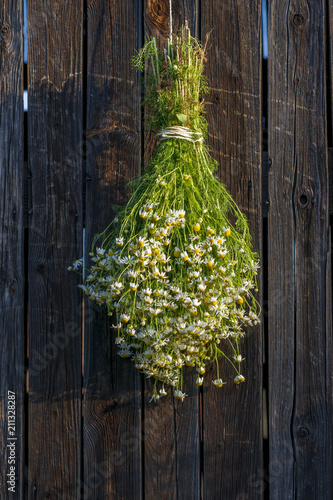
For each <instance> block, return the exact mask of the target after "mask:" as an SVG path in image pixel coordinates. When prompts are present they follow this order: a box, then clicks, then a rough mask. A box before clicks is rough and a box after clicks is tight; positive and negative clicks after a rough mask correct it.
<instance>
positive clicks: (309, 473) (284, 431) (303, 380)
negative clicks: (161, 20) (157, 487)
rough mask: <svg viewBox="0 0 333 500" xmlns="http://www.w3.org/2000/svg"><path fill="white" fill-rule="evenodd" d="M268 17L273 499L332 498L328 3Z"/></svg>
mask: <svg viewBox="0 0 333 500" xmlns="http://www.w3.org/2000/svg"><path fill="white" fill-rule="evenodd" d="M269 23H270V28H269V36H270V42H269V47H270V55H269V88H270V93H269V117H268V123H269V131H268V137H269V148H268V151H269V153H268V154H269V157H270V158H271V159H272V165H271V168H270V172H269V181H268V183H269V198H270V207H269V213H268V242H269V247H268V251H269V254H268V260H269V267H268V272H269V274H268V283H269V287H270V288H269V367H270V370H269V377H270V380H269V439H270V462H271V463H279V464H280V474H279V475H278V477H276V478H275V480H274V481H271V482H270V497H271V498H274V500H275V499H279V498H281V499H282V498H283V499H284V500H286V499H294V498H298V499H303V498H331V497H332V407H331V401H332V380H331V372H332V370H331V368H332V357H331V355H330V356H329V358H328V357H327V351H329V352H330V353H331V352H332V351H331V326H330V323H329V321H328V318H327V313H328V312H329V311H331V307H330V300H331V297H330V296H328V290H329V291H330V292H329V293H331V281H330V280H331V276H330V275H328V274H327V265H328V260H327V256H328V252H329V251H330V241H329V233H328V213H329V203H328V165H327V129H326V118H327V116H326V74H325V73H326V71H325V60H326V59H325V57H326V47H325V45H326V43H325V2H324V1H318V2H311V3H304V2H300V1H295V2H288V1H277V0H275V1H272V2H270V5H269ZM328 267H329V266H328Z"/></svg>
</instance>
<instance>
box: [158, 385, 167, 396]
mask: <svg viewBox="0 0 333 500" xmlns="http://www.w3.org/2000/svg"><path fill="white" fill-rule="evenodd" d="M159 392H160V396H166V395H167V394H168V393H167V391H166V390H165V389H164V387H162V389H160V391H159Z"/></svg>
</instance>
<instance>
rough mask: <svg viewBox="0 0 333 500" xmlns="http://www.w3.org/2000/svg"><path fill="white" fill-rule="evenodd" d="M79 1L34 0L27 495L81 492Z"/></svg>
mask: <svg viewBox="0 0 333 500" xmlns="http://www.w3.org/2000/svg"><path fill="white" fill-rule="evenodd" d="M82 20H83V12H82V5H81V3H80V2H66V1H65V0H61V1H58V2H51V1H41V0H31V1H29V2H28V51H29V54H28V55H29V65H28V92H29V113H28V154H29V170H30V173H31V176H32V179H31V184H32V205H31V212H30V213H31V217H30V228H29V264H28V268H29V269H28V278H29V415H28V426H29V436H28V439H29V457H28V460H29V493H28V495H29V498H64V499H65V498H71V499H74V498H79V493H80V491H79V489H80V488H79V484H80V475H81V404H82V403H81V400H82V390H81V387H82V383H81V378H82V373H81V336H82V331H81V323H82V319H81V301H82V296H81V293H80V291H79V290H78V288H77V284H78V282H79V280H78V279H77V277H76V276H75V275H74V273H69V272H68V271H67V267H68V266H69V265H70V264H71V263H72V262H73V261H74V260H75V259H77V258H78V257H80V254H82V194H81V192H82V161H81V158H80V155H79V151H78V149H77V145H78V144H79V143H80V141H81V137H82Z"/></svg>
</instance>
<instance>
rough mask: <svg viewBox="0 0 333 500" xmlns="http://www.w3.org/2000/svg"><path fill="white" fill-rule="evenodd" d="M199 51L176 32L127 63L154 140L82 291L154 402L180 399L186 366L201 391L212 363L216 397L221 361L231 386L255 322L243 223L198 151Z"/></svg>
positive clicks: (101, 238)
mask: <svg viewBox="0 0 333 500" xmlns="http://www.w3.org/2000/svg"><path fill="white" fill-rule="evenodd" d="M206 45H207V41H206V44H205V46H204V47H203V46H202V45H201V44H200V42H199V41H198V40H197V39H195V38H193V37H192V36H191V34H190V30H189V29H188V27H187V26H184V27H183V28H182V30H181V32H180V34H179V36H178V37H173V39H172V40H168V41H167V45H166V48H165V49H164V50H158V48H157V45H156V40H155V39H154V38H152V39H149V40H147V41H146V43H145V45H144V47H143V48H142V49H141V50H140V51H139V52H138V54H137V56H136V57H135V59H134V66H135V68H136V69H139V70H141V71H143V72H144V71H146V76H145V79H144V88H145V95H146V98H145V101H144V106H145V117H146V118H147V119H148V121H149V126H150V128H151V129H152V130H154V131H155V132H156V133H157V135H158V136H159V137H160V142H159V144H158V146H157V148H156V150H155V152H154V155H153V157H152V159H151V161H150V162H149V164H148V165H147V166H146V168H145V170H144V172H143V175H142V176H141V177H140V178H138V179H136V180H135V181H134V182H132V183H131V188H132V189H133V194H132V196H131V198H130V200H129V202H128V203H127V205H126V206H125V207H121V208H119V211H118V213H117V217H116V218H115V219H114V220H113V221H112V222H111V224H110V226H109V227H108V228H106V230H105V231H104V232H103V233H101V234H99V235H97V236H96V238H95V239H94V241H93V245H92V251H91V254H90V256H91V260H92V262H93V264H92V265H91V267H90V268H89V269H88V271H87V273H86V278H85V281H84V283H83V284H82V285H80V286H81V288H82V289H83V290H84V292H85V293H86V294H87V295H88V296H89V297H90V299H92V300H94V301H96V302H97V303H98V304H100V305H103V304H106V306H107V309H108V313H109V314H110V315H115V317H116V324H115V325H114V328H115V329H116V330H117V332H118V336H117V338H116V344H117V346H118V349H119V355H120V356H121V357H123V358H131V359H132V360H133V362H134V364H135V367H136V368H138V369H139V370H140V371H142V372H143V373H144V374H145V375H146V376H147V377H153V378H155V385H154V393H153V395H152V400H155V401H156V400H157V399H159V398H160V397H161V396H163V395H165V394H166V390H165V386H168V385H171V386H173V387H174V396H175V397H176V398H177V399H180V400H183V399H184V397H185V396H186V394H185V392H184V388H183V376H182V373H183V372H182V370H183V367H184V365H186V366H195V367H196V369H197V371H198V378H197V385H202V384H203V374H204V373H205V366H206V364H207V363H208V362H209V361H212V360H214V361H215V362H216V379H215V380H213V381H212V382H213V383H214V384H215V385H216V386H217V387H222V386H223V384H224V382H223V380H222V378H221V377H220V373H219V365H218V359H219V358H220V357H222V356H224V357H226V358H227V359H228V360H229V361H230V363H231V364H232V365H233V366H234V368H235V372H236V373H235V378H234V381H235V383H237V384H238V383H240V382H242V381H244V376H243V375H242V374H241V370H240V365H241V362H242V360H243V358H242V356H241V354H240V351H239V343H240V339H241V338H242V337H243V335H244V327H246V326H251V325H254V324H256V323H258V321H259V318H258V315H259V312H258V309H259V306H258V304H257V301H256V300H255V298H254V296H253V294H252V290H253V289H256V287H257V283H256V275H257V269H258V267H259V263H258V257H257V255H256V254H255V253H254V252H253V251H252V248H251V237H250V233H249V227H248V223H247V220H246V218H245V216H244V215H243V214H242V213H241V212H240V210H239V209H238V207H237V205H236V203H235V202H234V200H233V199H232V197H231V196H230V194H229V193H228V192H227V190H226V188H225V187H224V186H223V184H222V183H221V182H220V181H219V180H218V179H217V178H216V177H215V176H214V174H213V172H214V171H215V170H216V167H217V163H216V161H215V160H213V159H212V158H211V156H210V154H209V149H208V147H207V145H206V144H205V142H204V138H205V137H206V134H207V122H206V120H205V118H204V117H203V112H204V101H203V95H204V94H205V93H206V92H207V91H208V88H207V86H206V82H205V78H204V76H203V67H204V62H205V47H206ZM147 68H148V69H147ZM231 221H232V222H233V223H232V222H231ZM82 265H83V262H82V259H81V260H79V261H76V262H75V263H74V264H73V266H72V267H71V269H74V270H77V271H78V270H79V268H80V267H81V266H82Z"/></svg>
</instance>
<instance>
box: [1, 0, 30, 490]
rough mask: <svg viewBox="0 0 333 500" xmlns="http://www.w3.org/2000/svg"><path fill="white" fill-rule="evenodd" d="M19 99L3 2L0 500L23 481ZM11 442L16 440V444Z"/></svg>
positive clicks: (18, 32) (13, 31)
mask: <svg viewBox="0 0 333 500" xmlns="http://www.w3.org/2000/svg"><path fill="white" fill-rule="evenodd" d="M22 93H23V47H22V2H18V1H10V0H4V1H3V2H1V4H0V200H1V204H0V332H1V343H0V345H1V350H0V436H1V439H0V463H1V467H0V496H1V498H2V499H4V500H5V499H7V498H14V496H15V498H17V499H22V498H23V478H24V476H23V471H24V469H23V467H24V441H23V440H24V412H23V405H24V392H25V367H24V362H25V353H24V345H25V340H24V280H25V278H24V233H23V198H24V194H23V193H24V187H23V141H24V135H23V106H22ZM8 391H13V392H14V393H15V402H16V405H15V406H16V408H15V413H16V415H15V416H16V422H15V424H16V428H15V433H14V435H13V436H11V435H10V433H8V425H7V424H8ZM11 397H12V394H10V398H11ZM11 411H12V409H11ZM10 416H11V417H12V416H13V414H10ZM9 431H11V429H9ZM11 437H16V441H14V440H11ZM11 444H14V445H15V474H14V477H15V478H17V479H16V480H15V493H11V492H10V491H8V486H9V485H8V484H7V480H8V479H9V477H8V476H7V474H8V473H9V472H10V465H12V466H14V464H8V462H7V459H8V458H9V454H10V451H9V450H10V449H9V448H7V445H11ZM12 448H14V447H12ZM13 451H14V449H13Z"/></svg>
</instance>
